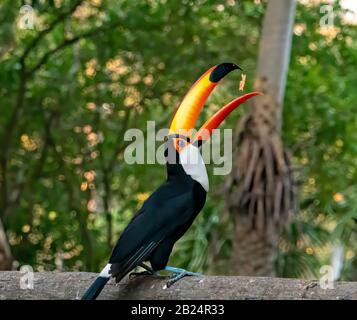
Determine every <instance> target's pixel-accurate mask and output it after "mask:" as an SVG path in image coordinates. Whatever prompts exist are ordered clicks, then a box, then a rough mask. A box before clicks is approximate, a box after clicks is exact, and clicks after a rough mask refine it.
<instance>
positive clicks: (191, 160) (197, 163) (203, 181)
mask: <svg viewBox="0 0 357 320" xmlns="http://www.w3.org/2000/svg"><path fill="white" fill-rule="evenodd" d="M180 163H181V165H182V167H183V169H184V170H185V172H186V174H187V175H189V176H191V178H192V179H193V180H195V181H197V182H198V183H199V184H200V185H201V186H202V187H203V189H205V190H206V192H208V190H209V182H208V175H207V170H206V166H205V163H204V161H203V158H202V156H201V154H200V150H198V148H197V147H195V146H193V145H192V144H188V145H187V146H186V147H185V148H184V149H183V150H182V151H181V152H180Z"/></svg>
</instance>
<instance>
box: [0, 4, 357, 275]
mask: <svg viewBox="0 0 357 320" xmlns="http://www.w3.org/2000/svg"><path fill="white" fill-rule="evenodd" d="M325 2H326V1H312V0H310V1H309V0H305V1H298V4H297V8H296V14H295V22H294V28H293V42H292V48H291V61H290V65H289V71H288V80H287V86H286V91H285V98H284V111H283V123H282V139H283V142H284V145H285V147H286V149H287V150H289V153H290V154H291V167H292V170H293V174H294V177H295V180H296V182H297V186H298V191H299V193H298V194H299V206H298V210H297V212H296V213H295V214H293V216H292V217H291V219H290V220H289V222H288V223H286V224H285V225H284V228H283V229H282V230H279V231H277V232H279V242H278V246H277V248H276V253H277V254H276V256H275V259H274V261H273V268H274V273H275V274H276V275H278V276H282V277H300V278H316V277H319V276H320V268H321V266H323V265H332V266H334V267H335V270H336V278H337V279H343V280H357V255H356V249H357V242H356V239H357V237H356V236H357V233H356V221H357V220H356V219H357V185H356V182H357V169H356V168H357V112H356V111H357V106H356V101H357V72H356V65H357V28H356V23H357V18H356V16H355V12H356V11H357V8H356V1H354V0H353V1H328V2H329V3H332V5H333V10H334V17H335V18H334V24H333V26H330V27H328V28H322V27H321V26H320V24H319V22H320V19H321V16H322V13H321V12H320V9H321V5H323V4H324V3H325ZM25 4H28V5H30V6H31V7H32V8H33V10H34V14H35V15H34V29H23V28H21V25H20V24H21V17H22V16H23V14H22V13H21V12H20V8H21V6H23V5H25ZM266 6H267V3H266V1H259V0H258V1H257V0H256V1H253V0H252V1H237V0H226V1H210V0H181V1H177V0H173V1H171V0H170V1H165V0H150V1H142V0H135V1H132V0H122V1H105V0H88V1H78V0H72V1H68V0H53V1H40V0H33V1H10V0H1V1H0V97H1V99H0V141H1V143H0V221H1V223H0V227H1V228H0V255H1V259H0V262H1V263H0V269H1V268H2V269H9V268H13V269H16V268H19V267H21V266H22V265H30V266H32V267H33V268H34V270H36V271H44V270H58V271H70V270H71V271H75V270H78V271H84V270H86V271H98V270H100V268H101V267H102V266H103V265H104V264H105V263H106V259H107V257H108V255H109V254H110V252H111V249H112V246H113V244H114V243H115V241H116V239H117V238H118V236H119V235H120V233H121V231H122V230H123V228H124V227H125V225H126V223H127V222H128V221H129V219H130V218H131V217H132V215H133V214H134V213H135V211H136V210H137V209H138V208H139V207H140V206H141V204H142V203H143V201H145V199H146V198H147V197H148V195H149V194H150V192H151V191H152V190H153V189H154V188H155V187H157V186H159V185H160V184H161V183H162V181H163V180H164V179H165V168H164V167H163V166H161V165H127V164H126V163H125V162H124V161H123V154H124V150H125V148H126V146H127V142H125V141H124V140H123V134H124V132H125V131H126V130H127V129H129V128H139V129H142V130H144V131H145V130H146V122H147V121H148V120H155V121H156V125H157V127H158V128H160V127H167V125H168V122H169V120H170V118H171V116H172V113H173V111H174V110H175V106H176V105H177V103H178V102H179V101H180V99H181V98H182V96H183V95H184V93H185V92H186V90H187V89H188V88H189V87H190V85H191V84H192V83H193V82H194V81H195V80H196V79H197V77H198V76H199V75H200V74H202V73H203V72H204V71H205V70H206V69H208V68H209V67H210V66H212V65H215V64H217V63H220V62H224V61H232V62H236V63H238V64H239V65H241V66H243V67H244V69H245V73H246V74H247V84H246V89H245V90H246V92H247V91H248V90H250V89H252V87H253V80H254V76H255V71H256V66H257V56H258V48H259V41H260V37H261V28H262V23H263V18H264V14H265V12H266ZM353 9H355V12H354V11H353ZM350 10H352V11H350ZM266 59H268V60H269V57H268V56H267V57H266ZM228 78H229V79H226V80H225V81H224V84H223V85H222V86H220V87H219V88H217V90H216V91H215V93H214V95H213V96H212V98H210V100H209V101H208V104H207V106H206V108H205V109H204V111H203V113H202V117H201V118H200V120H201V121H202V120H203V119H206V118H207V117H208V116H209V115H211V114H212V112H214V111H216V110H218V108H219V107H221V106H223V105H224V104H225V103H227V102H228V101H230V100H231V99H233V98H235V97H236V96H237V95H239V94H240V93H239V91H238V86H239V80H240V74H239V73H232V74H231V75H230V76H229V77H228ZM248 109H249V104H248V105H246V106H245V107H244V108H241V110H239V111H237V112H236V113H235V116H232V117H230V119H229V120H228V121H227V122H226V123H225V124H224V127H225V128H235V129H236V130H238V129H239V121H238V119H239V118H240V117H241V116H242V115H243V114H244V112H246V111H247V110H248ZM236 147H237V148H238V147H239V146H236ZM208 171H209V174H210V181H211V182H210V184H211V192H210V194H209V196H208V201H207V203H206V206H205V208H204V210H203V212H202V213H201V214H200V216H199V217H198V219H197V220H196V221H195V223H194V224H193V226H192V228H191V229H190V230H189V232H188V233H187V234H186V235H185V236H184V237H183V238H182V239H181V240H180V241H179V242H178V243H177V245H176V246H175V249H174V252H173V255H172V257H171V259H170V264H171V265H175V266H178V267H184V268H188V269H190V270H192V271H197V272H204V273H207V274H217V273H220V274H232V270H237V268H236V266H232V264H234V259H233V257H234V255H235V254H237V253H236V252H235V247H234V245H233V242H234V237H235V232H236V228H235V227H234V224H235V219H236V218H235V217H234V216H233V215H234V213H232V212H229V210H227V207H226V203H225V202H226V198H225V196H224V193H225V191H224V190H225V189H224V188H223V187H222V186H223V185H224V184H225V183H226V181H227V179H228V178H227V177H225V176H213V175H212V167H211V166H208ZM10 252H11V255H10ZM246 259H249V255H248V256H247V258H246ZM232 261H233V262H232Z"/></svg>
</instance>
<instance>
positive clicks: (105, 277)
mask: <svg viewBox="0 0 357 320" xmlns="http://www.w3.org/2000/svg"><path fill="white" fill-rule="evenodd" d="M110 267H111V264H110V263H108V264H107V265H106V266H105V268H104V269H103V270H102V272H101V273H100V274H99V277H97V279H95V280H94V282H93V283H92V285H91V286H90V287H89V288H88V289H87V291H86V292H85V293H84V295H83V296H82V300H95V299H96V298H97V297H98V295H99V294H100V293H101V291H102V290H103V288H104V286H105V285H106V284H107V282H108V281H109V279H110V274H109V270H110Z"/></svg>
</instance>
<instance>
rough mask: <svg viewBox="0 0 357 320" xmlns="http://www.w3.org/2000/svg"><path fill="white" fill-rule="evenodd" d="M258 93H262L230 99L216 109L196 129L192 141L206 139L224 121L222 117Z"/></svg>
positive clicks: (203, 140) (225, 116)
mask: <svg viewBox="0 0 357 320" xmlns="http://www.w3.org/2000/svg"><path fill="white" fill-rule="evenodd" d="M258 95H262V93H260V92H251V93H247V94H245V95H243V96H241V97H239V98H237V99H235V100H233V101H231V102H230V103H228V104H227V105H225V106H224V107H223V108H221V109H220V110H218V111H217V112H216V113H215V114H214V115H213V116H212V117H211V118H209V119H208V120H207V121H206V122H205V123H204V125H203V126H202V127H201V128H200V130H198V132H197V134H196V135H195V138H194V141H193V142H194V143H195V142H196V144H197V143H198V142H205V141H207V140H208V139H209V138H210V136H211V134H212V131H213V130H214V129H217V128H218V127H219V125H220V124H221V123H222V122H223V121H224V119H226V118H227V117H228V116H229V114H230V113H231V112H232V111H233V110H235V109H236V108H237V107H239V106H240V105H241V104H242V103H243V102H245V101H247V100H248V99H251V98H253V97H255V96H258Z"/></svg>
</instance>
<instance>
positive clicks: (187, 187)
mask: <svg viewBox="0 0 357 320" xmlns="http://www.w3.org/2000/svg"><path fill="white" fill-rule="evenodd" d="M167 146H168V148H174V145H173V140H172V139H170V140H169V141H168V142H167ZM171 151H172V150H171ZM172 152H176V151H172ZM176 155H177V153H176ZM170 162H171V163H169V162H168V163H167V180H166V182H165V183H164V184H162V185H161V186H160V187H159V188H158V189H157V190H156V191H154V192H153V193H152V194H151V196H150V197H149V198H148V199H147V200H146V201H145V202H144V204H143V206H142V207H141V209H140V210H139V211H138V212H137V213H136V214H135V216H134V217H133V218H132V219H131V221H130V222H129V224H128V226H127V227H126V228H125V230H124V232H123V233H122V235H121V237H120V238H119V240H118V242H117V244H116V246H115V248H114V250H113V252H112V255H111V258H110V260H109V263H111V264H112V266H111V275H112V276H113V277H116V279H117V281H120V280H121V279H122V278H123V277H124V276H125V275H126V274H127V273H128V272H130V271H131V270H132V269H133V268H135V267H136V266H138V265H139V264H140V263H142V262H144V261H149V262H150V264H151V267H152V268H153V270H154V271H157V270H162V269H164V268H165V266H166V264H167V262H168V260H169V257H170V254H171V251H172V248H173V246H174V244H175V242H176V241H177V240H178V239H180V238H181V237H182V236H183V234H184V233H185V232H186V231H187V229H188V228H189V227H190V226H191V224H192V222H193V221H194V219H195V218H196V216H197V215H198V213H199V212H200V211H201V209H202V207H203V206H204V203H205V201H206V191H205V190H204V188H203V187H202V186H201V185H200V184H199V183H198V182H197V181H195V180H193V179H192V178H191V176H189V175H187V174H186V172H185V171H184V169H183V167H182V165H181V164H180V163H179V161H178V157H176V161H170Z"/></svg>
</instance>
